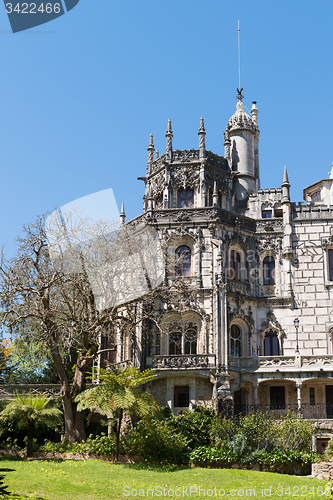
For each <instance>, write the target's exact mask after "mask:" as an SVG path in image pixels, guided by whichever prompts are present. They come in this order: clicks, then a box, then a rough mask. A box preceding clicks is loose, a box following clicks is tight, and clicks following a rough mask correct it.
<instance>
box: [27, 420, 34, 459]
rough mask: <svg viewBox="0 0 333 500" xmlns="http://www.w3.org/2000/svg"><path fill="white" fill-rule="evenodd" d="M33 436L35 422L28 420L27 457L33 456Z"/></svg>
mask: <svg viewBox="0 0 333 500" xmlns="http://www.w3.org/2000/svg"><path fill="white" fill-rule="evenodd" d="M34 436H35V421H34V420H28V442H27V457H32V456H33V454H34Z"/></svg>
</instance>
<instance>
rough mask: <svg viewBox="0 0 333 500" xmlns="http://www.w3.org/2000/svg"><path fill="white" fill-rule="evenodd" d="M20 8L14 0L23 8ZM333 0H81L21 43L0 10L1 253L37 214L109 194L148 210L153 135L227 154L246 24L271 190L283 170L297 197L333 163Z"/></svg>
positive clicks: (248, 65) (250, 85)
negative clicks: (202, 139) (202, 140)
mask: <svg viewBox="0 0 333 500" xmlns="http://www.w3.org/2000/svg"><path fill="white" fill-rule="evenodd" d="M13 3H15V2H13ZM332 18H333V3H332V2H329V1H322V0H319V1H317V2H310V1H305V2H304V1H302V2H301V1H298V0H295V1H293V2H290V0H289V1H285V0H282V1H279V2H268V1H267V0H252V1H249V0H239V1H237V2H231V1H230V0H229V1H225V0H207V1H206V2H205V3H204V2H202V1H199V0H191V1H190V0H168V1H167V2H162V1H156V0H155V1H152V0H143V1H142V2H138V1H137V0H122V1H118V2H115V1H111V0H80V2H79V4H78V6H77V7H75V8H74V9H73V10H72V11H71V12H69V13H68V14H66V15H64V16H62V17H60V18H59V19H56V20H54V21H52V22H51V23H48V24H46V25H43V26H40V27H38V28H35V29H33V30H29V31H27V32H22V33H17V34H12V33H11V32H10V25H9V21H8V18H7V15H6V12H5V8H4V6H2V5H0V60H1V84H0V85H1V94H0V131H1V133H0V165H1V188H0V189H1V196H0V213H1V224H0V244H1V245H3V244H6V249H5V253H6V255H7V256H8V257H10V256H11V255H12V254H13V252H14V248H15V247H14V240H15V238H16V236H17V235H18V234H19V232H20V228H21V227H22V226H23V224H26V223H30V222H33V221H34V220H35V217H36V215H37V214H42V213H44V212H47V211H51V210H53V209H54V208H55V207H60V206H61V205H64V204H66V203H69V202H71V201H73V200H75V199H77V198H80V197H83V196H86V195H89V194H91V193H94V192H96V191H100V190H104V189H108V188H112V189H113V191H114V194H115V197H116V200H117V202H118V206H119V208H120V206H121V202H122V201H124V202H125V209H126V215H127V218H128V219H129V218H133V217H135V216H136V215H138V214H139V213H140V212H141V211H142V195H143V183H142V181H137V180H136V179H137V177H139V176H143V175H145V169H146V162H147V145H148V142H149V134H150V133H153V134H154V143H155V147H156V148H157V149H158V150H159V151H160V154H162V153H163V152H164V151H165V130H166V127H167V121H168V118H171V120H172V128H173V131H174V148H175V149H177V148H179V149H184V148H188V149H189V148H197V146H198V135H197V132H198V128H199V121H200V117H201V116H203V117H204V119H205V127H206V132H207V135H206V147H207V149H209V150H211V151H213V152H215V153H217V154H220V155H223V154H224V148H223V130H224V129H225V126H226V124H227V121H228V119H229V118H230V116H231V115H232V114H233V113H234V111H235V105H236V88H237V86H238V61H237V57H238V56H237V53H238V49H237V22H238V19H239V20H240V26H241V61H242V63H241V64H242V70H241V74H242V87H244V95H245V98H244V103H245V106H246V107H247V108H248V109H250V108H251V102H252V101H253V100H256V101H257V106H258V109H259V127H260V131H261V135H260V170H261V186H262V187H263V188H265V187H279V186H280V185H281V182H282V178H283V168H284V165H287V168H288V173H289V180H290V183H291V185H292V188H291V194H292V199H293V201H301V200H302V189H303V188H304V187H305V186H307V185H310V184H312V183H313V182H316V181H317V180H320V179H322V178H326V177H327V173H328V172H329V170H330V168H331V164H332V161H333V141H332V137H333V120H332V118H331V113H332V110H331V104H330V102H331V100H332V96H331V92H330V87H331V81H332V77H333V70H332V66H333V63H332V48H333V47H332V46H333V33H332V29H331V23H332Z"/></svg>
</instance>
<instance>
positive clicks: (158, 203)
mask: <svg viewBox="0 0 333 500" xmlns="http://www.w3.org/2000/svg"><path fill="white" fill-rule="evenodd" d="M155 208H156V209H157V210H160V209H161V208H163V194H160V195H158V196H157V197H156V199H155Z"/></svg>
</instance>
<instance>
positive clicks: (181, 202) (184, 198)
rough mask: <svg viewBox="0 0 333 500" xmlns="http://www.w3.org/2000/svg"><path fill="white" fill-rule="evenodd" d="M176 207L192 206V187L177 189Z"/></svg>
mask: <svg viewBox="0 0 333 500" xmlns="http://www.w3.org/2000/svg"><path fill="white" fill-rule="evenodd" d="M177 207H178V208H193V207H194V190H193V189H178V196H177Z"/></svg>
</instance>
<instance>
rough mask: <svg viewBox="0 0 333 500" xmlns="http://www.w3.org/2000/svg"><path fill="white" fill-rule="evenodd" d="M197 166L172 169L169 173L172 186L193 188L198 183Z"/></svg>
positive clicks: (198, 170)
mask: <svg viewBox="0 0 333 500" xmlns="http://www.w3.org/2000/svg"><path fill="white" fill-rule="evenodd" d="M199 172H200V169H199V167H194V166H191V167H179V168H175V169H173V172H172V173H171V175H172V177H171V184H172V187H178V188H183V189H186V188H192V189H194V188H195V187H197V186H198V185H199V182H200V179H199Z"/></svg>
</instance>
